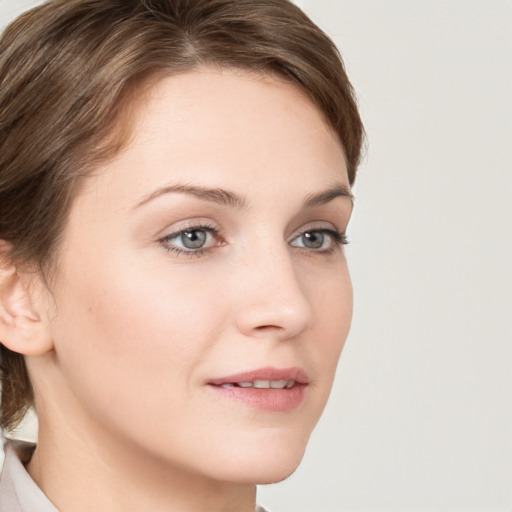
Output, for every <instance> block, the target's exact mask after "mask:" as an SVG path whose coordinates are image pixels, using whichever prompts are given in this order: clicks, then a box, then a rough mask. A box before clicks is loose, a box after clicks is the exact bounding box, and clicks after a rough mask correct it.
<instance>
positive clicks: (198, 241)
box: [159, 226, 221, 255]
mask: <svg viewBox="0 0 512 512" xmlns="http://www.w3.org/2000/svg"><path fill="white" fill-rule="evenodd" d="M159 242H160V243H162V244H163V245H164V247H165V248H166V249H167V250H168V251H174V252H177V253H178V254H181V253H184V254H189V255H200V254H202V253H204V252H205V251H207V250H208V249H211V248H212V247H215V246H219V245H221V241H220V237H219V235H218V232H217V230H216V229H215V228H214V227H212V226H191V227H187V228H184V229H180V230H179V231H175V232H174V233H171V234H169V235H166V236H165V237H163V238H161V239H160V240H159Z"/></svg>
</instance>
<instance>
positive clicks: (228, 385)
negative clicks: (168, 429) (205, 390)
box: [221, 384, 234, 389]
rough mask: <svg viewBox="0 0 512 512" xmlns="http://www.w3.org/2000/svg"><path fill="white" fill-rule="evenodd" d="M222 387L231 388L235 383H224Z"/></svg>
mask: <svg viewBox="0 0 512 512" xmlns="http://www.w3.org/2000/svg"><path fill="white" fill-rule="evenodd" d="M221 387H223V388H228V389H229V388H232V387H234V386H233V384H222V385H221Z"/></svg>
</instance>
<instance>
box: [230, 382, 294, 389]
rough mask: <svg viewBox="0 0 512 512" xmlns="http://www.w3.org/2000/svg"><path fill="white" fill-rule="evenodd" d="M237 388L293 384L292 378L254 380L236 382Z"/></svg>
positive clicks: (272, 387)
mask: <svg viewBox="0 0 512 512" xmlns="http://www.w3.org/2000/svg"><path fill="white" fill-rule="evenodd" d="M222 386H223V387H230V388H232V387H233V384H223V385H222ZM236 386H238V387H239V388H256V389H285V388H286V389H290V388H292V387H293V386H295V381H294V380H255V381H254V382H237V383H236Z"/></svg>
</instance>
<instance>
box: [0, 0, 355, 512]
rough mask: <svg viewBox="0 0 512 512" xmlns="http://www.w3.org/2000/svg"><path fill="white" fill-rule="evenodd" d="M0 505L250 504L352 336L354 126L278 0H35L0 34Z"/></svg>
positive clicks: (324, 50) (347, 99)
mask: <svg viewBox="0 0 512 512" xmlns="http://www.w3.org/2000/svg"><path fill="white" fill-rule="evenodd" d="M0 52H1V53H0V83H1V86H0V123H1V125H0V126H1V139H0V144H1V146H0V219H1V220H0V239H1V240H2V241H1V243H0V254H1V259H0V261H1V266H0V301H1V302H0V304H1V307H0V340H1V342H2V411H1V414H2V427H3V428H4V429H5V430H12V429H13V428H14V427H15V426H16V424H17V423H18V422H19V420H20V419H21V418H22V417H23V415H24V413H25V411H26V410H27V408H28V407H29V406H31V405H33V406H34V407H35V410H36V411H37V415H38V420H39V437H38V442H37V447H35V448H34V447H33V446H27V445H20V444H14V443H7V448H6V462H5V466H4V472H3V475H2V481H1V485H0V510H1V511H2V512H6V511H18V510H21V511H28V510H30V512H39V511H45V512H46V511H55V510H59V511H61V512H67V511H74V512H79V511H82V510H84V511H85V510H87V511H89V510H98V511H105V512H107V511H108V512H110V511H118V510H123V511H130V510H141V509H143V510H151V511H164V510H165V511H170V510H177V511H178V510H179V511H185V512H188V511H205V510H208V511H212V512H213V511H221V510H222V511H239V512H246V511H251V512H252V511H254V509H255V507H256V497H255V484H258V483H269V482H276V481H279V480H282V479H284V478H286V477H287V476H289V475H290V474H291V473H292V472H293V471H294V470H295V469H296V467H297V465H298V464H299V462H300V460H301V458H302V455H303V453H304V449H305V446H306V443H307V440H308V438H309V435H310V433H311V430H312V429H313V427H314V425H315V424H316V422H317V420H318V418H319V416H320V414H321V412H322V410H323V408H324V405H325V402H326V400H327V398H328V395H329V391H330V388H331V384H332V380H333V377H334V373H335V368H336V363H337V360H338V357H339V354H340V351H341V349H342V346H343V343H344V341H345V338H346V336H347V334H348V330H349V326H350V318H351V308H352V295H351V284H350V279H349V275H348V271H347V266H346V261H345V257H344V254H343V244H344V243H346V238H345V230H346V227H347V224H348V221H349V218H350V214H351V211H352V196H351V193H350V187H351V185H352V184H353V182H354V178H355V172H356V169H357V165H358V161H359V156H360V150H361V140H362V133H363V130H362V125H361V121H360V118H359V115H358V112H357V108H356V105H355V101H354V98H353V93H352V89H351V86H350V84H349V82H348V79H347V77H346V75H345V72H344V69H343V65H342V63H341V60H340V58H339V55H338V53H337V51H336V49H335V48H334V46H333V45H332V43H331V42H330V40H329V39H328V38H327V37H326V36H325V35H324V34H323V33H322V32H321V31H320V30H319V29H318V28H317V27H316V26H315V25H314V24H313V23H312V22H311V21H310V20H309V19H308V18H307V17H306V16H305V15H304V14H303V13H302V12H301V11H300V10H299V9H298V8H297V7H295V6H294V5H293V4H291V3H289V2H288V1H286V0H267V1H264V2H262V1H253V0H195V1H191V0H144V1H142V0H77V1H73V2H70V1H69V0H57V1H51V2H48V3H46V4H44V5H43V6H41V7H38V8H36V9H34V10H32V11H30V12H29V13H27V14H25V15H23V16H22V17H20V18H19V19H18V20H16V21H15V22H14V23H13V24H12V25H11V26H10V27H9V28H8V29H7V31H6V33H5V34H4V36H3V39H2V41H1V44H0Z"/></svg>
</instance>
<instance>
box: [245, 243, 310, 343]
mask: <svg viewBox="0 0 512 512" xmlns="http://www.w3.org/2000/svg"><path fill="white" fill-rule="evenodd" d="M249 260H250V261H247V262H245V265H242V266H241V271H240V272H239V273H237V274H238V275H237V279H236V283H235V286H236V287H237V289H238V293H237V294H236V302H237V303H236V305H235V321H236V325H237V328H238V330H239V331H240V332H241V333H242V334H244V335H245V336H249V337H258V338H260V337H272V338H274V339H278V340H287V339H292V338H294V337H296V336H298V335H299V334H301V333H302V332H303V331H305V330H307V329H308V328H310V327H311V326H312V325H313V321H314V309H313V305H312V304H311V301H310V300H309V298H308V295H307V290H305V286H304V283H302V282H301V280H300V275H299V274H298V272H297V269H296V268H295V267H294V263H293V257H292V256H291V255H290V254H288V251H287V250H286V248H284V249H282V250H280V251H276V250H267V251H262V252H259V253H253V254H252V256H251V257H250V258H249Z"/></svg>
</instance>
